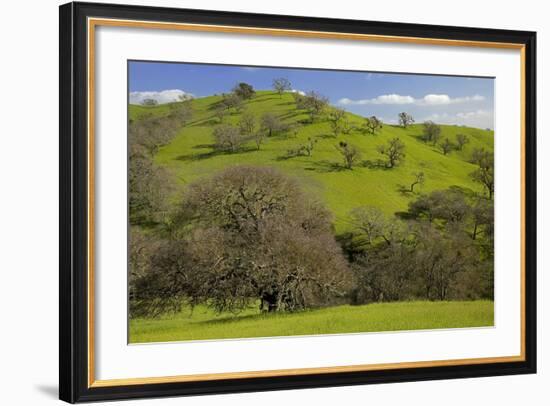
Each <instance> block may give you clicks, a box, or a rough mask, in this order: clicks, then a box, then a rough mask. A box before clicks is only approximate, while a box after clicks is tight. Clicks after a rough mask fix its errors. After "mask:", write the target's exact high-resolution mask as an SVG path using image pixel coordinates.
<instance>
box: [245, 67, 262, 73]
mask: <svg viewBox="0 0 550 406" xmlns="http://www.w3.org/2000/svg"><path fill="white" fill-rule="evenodd" d="M242 69H243V70H245V71H247V72H256V71H257V70H259V69H260V68H254V67H253V66H245V67H243V68H242Z"/></svg>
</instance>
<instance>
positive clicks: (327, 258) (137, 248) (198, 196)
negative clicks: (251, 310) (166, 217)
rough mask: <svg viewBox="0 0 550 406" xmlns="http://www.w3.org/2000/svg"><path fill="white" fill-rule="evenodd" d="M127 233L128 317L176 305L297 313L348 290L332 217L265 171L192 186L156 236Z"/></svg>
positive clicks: (248, 170) (243, 171)
mask: <svg viewBox="0 0 550 406" xmlns="http://www.w3.org/2000/svg"><path fill="white" fill-rule="evenodd" d="M132 233H133V234H132V239H131V246H130V263H131V271H132V272H131V279H130V285H131V287H130V304H131V306H130V312H131V315H132V317H135V316H155V315H159V314H162V313H164V312H167V311H174V310H177V309H179V308H180V306H181V305H183V304H188V305H191V306H194V305H197V304H206V305H208V306H210V307H212V308H213V309H215V310H217V311H220V312H221V311H233V312H238V311H240V310H242V309H243V308H245V307H249V306H251V305H254V304H259V306H260V308H261V309H262V310H265V311H269V312H273V311H296V310H302V309H306V308H311V307H317V306H325V305H329V304H333V303H337V302H341V301H343V300H345V298H346V295H347V294H348V292H349V291H350V289H351V287H352V286H353V273H352V271H351V269H350V268H349V266H348V264H347V261H346V260H345V258H344V256H343V254H342V249H341V248H340V246H339V245H338V244H337V242H336V241H335V239H334V236H333V233H332V218H331V214H330V212H329V211H328V210H327V209H326V208H324V207H323V205H322V204H321V203H319V202H318V201H316V200H314V199H312V198H311V197H310V196H309V195H306V194H305V193H303V191H302V190H301V189H300V187H299V185H298V184H297V183H296V182H295V181H294V180H292V179H290V178H288V177H287V176H285V175H283V174H282V173H280V172H279V171H277V170H275V169H272V168H262V167H246V166H236V167H231V168H228V169H225V170H224V171H222V172H220V173H219V174H217V175H215V176H213V177H212V178H210V179H208V180H206V181H205V180H201V181H199V182H196V183H193V184H191V185H190V186H189V188H188V189H187V191H186V194H185V197H184V199H183V201H182V202H181V204H180V205H179V210H178V211H177V212H176V213H175V214H174V216H173V218H172V220H171V222H170V227H169V231H167V232H165V233H164V237H163V238H158V237H157V238H154V237H152V236H151V234H148V235H147V234H144V233H142V232H139V231H135V233H134V230H132ZM152 240H153V241H152Z"/></svg>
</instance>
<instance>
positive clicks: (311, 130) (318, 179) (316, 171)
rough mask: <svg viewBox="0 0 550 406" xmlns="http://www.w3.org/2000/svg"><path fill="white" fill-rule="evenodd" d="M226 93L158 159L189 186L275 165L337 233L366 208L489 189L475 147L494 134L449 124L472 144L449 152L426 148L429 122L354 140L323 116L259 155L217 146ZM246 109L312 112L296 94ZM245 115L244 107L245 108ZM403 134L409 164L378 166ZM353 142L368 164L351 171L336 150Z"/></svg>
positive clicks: (487, 144) (266, 95)
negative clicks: (420, 175) (322, 207)
mask: <svg viewBox="0 0 550 406" xmlns="http://www.w3.org/2000/svg"><path fill="white" fill-rule="evenodd" d="M220 99H221V96H217V95H214V96H208V97H203V98H197V99H194V100H193V101H192V106H193V117H192V119H191V121H190V122H189V123H188V124H187V125H185V126H184V127H182V128H181V129H180V130H179V132H178V134H177V136H176V137H175V138H174V139H173V140H172V142H171V143H170V144H168V145H165V146H163V147H161V148H160V149H159V151H158V153H157V155H156V157H155V162H156V164H158V165H162V166H165V167H167V168H169V169H171V170H172V171H173V172H174V174H175V176H176V178H177V179H178V182H179V183H180V184H181V185H182V186H183V185H185V184H188V183H189V182H193V181H195V180H197V179H199V178H201V177H204V176H209V175H211V174H212V173H214V172H216V171H218V170H221V169H223V168H225V167H227V166H229V165H235V164H248V165H261V166H274V167H277V168H279V169H280V170H281V171H283V172H284V173H287V174H288V175H291V176H292V177H294V178H295V179H297V180H298V181H299V182H300V183H301V184H302V185H303V187H304V188H305V189H306V190H308V191H310V192H311V193H313V194H315V195H316V196H318V197H319V198H320V199H322V200H323V201H324V202H325V204H326V205H327V206H328V207H329V208H330V209H331V210H332V212H333V213H334V216H335V227H336V232H337V233H338V232H343V231H346V229H347V228H348V220H347V219H348V214H349V212H350V210H352V209H353V208H355V207H358V206H375V207H378V208H380V209H381V210H382V211H384V212H385V213H387V214H388V215H391V214H393V213H395V212H397V211H403V210H406V209H407V206H408V203H409V201H411V200H413V199H415V197H417V196H418V193H427V192H430V191H432V190H436V189H446V188H448V187H450V186H459V187H462V188H466V189H470V190H473V191H477V192H482V191H483V189H482V187H481V186H480V185H479V184H477V183H475V182H474V181H472V179H471V178H470V176H469V174H470V173H471V172H472V171H474V170H475V169H476V166H475V165H473V164H471V163H469V162H468V158H469V157H470V155H471V152H472V150H473V149H474V148H481V147H483V148H485V149H486V150H489V151H492V150H493V138H494V134H493V131H489V130H480V129H476V128H467V127H460V126H449V125H442V126H441V127H442V139H444V138H445V137H449V139H450V140H451V141H453V142H454V141H455V135H456V134H458V133H462V134H465V135H467V136H468V138H469V140H470V142H469V143H468V144H466V146H465V147H464V149H463V150H462V151H456V150H453V151H452V152H451V153H450V154H448V155H443V153H442V152H441V151H440V150H439V148H438V147H437V146H432V145H430V144H426V143H424V142H423V141H422V140H421V139H420V136H421V134H422V125H421V124H416V125H412V126H410V127H408V128H407V129H403V128H401V127H398V126H393V125H384V127H383V128H382V129H381V130H380V131H379V133H377V134H376V135H367V134H363V133H361V132H359V131H357V130H353V131H352V132H351V133H350V134H348V135H344V134H342V135H339V136H338V138H336V137H334V136H333V135H331V131H330V126H329V123H328V121H326V120H323V119H320V120H318V121H316V122H314V123H306V124H303V125H302V126H301V127H300V128H299V131H298V132H297V134H281V135H274V136H272V137H270V138H267V139H266V140H265V142H264V144H262V147H261V149H260V150H259V151H258V150H256V148H255V145H254V143H253V142H252V141H250V143H249V144H245V146H244V148H242V150H241V151H239V152H235V153H219V152H215V151H214V150H213V148H212V144H213V136H212V131H213V129H214V128H215V126H216V125H217V124H218V120H217V119H216V118H215V117H214V110H213V107H214V106H215V104H216V103H217V102H218V101H219V100H220ZM244 109H245V110H247V111H250V112H252V113H253V114H255V115H256V117H258V120H259V117H260V116H261V115H262V114H263V113H265V112H271V113H274V114H276V115H277V116H279V118H280V119H281V120H283V121H284V122H285V123H288V124H292V123H296V122H299V121H303V120H307V118H308V116H307V114H305V112H303V111H300V110H296V105H295V102H294V98H293V97H292V94H290V93H286V94H283V95H282V97H280V96H279V95H277V94H275V93H274V92H272V91H259V92H257V94H256V96H255V97H254V98H252V99H251V100H248V101H246V102H245V103H244ZM169 111H170V106H169V105H166V104H164V105H158V106H151V107H146V106H138V105H130V106H129V118H130V119H132V120H136V119H139V118H140V117H143V116H144V115H151V114H152V115H155V116H163V115H166V114H168V113H169ZM243 111H244V110H243ZM346 114H347V115H348V118H349V120H350V122H351V123H352V124H355V125H360V124H361V123H362V121H363V118H362V117H360V116H358V115H355V114H352V113H346ZM241 115H242V112H240V113H238V112H235V111H233V110H232V114H230V115H229V116H228V117H226V119H225V122H226V123H230V124H236V123H237V122H238V121H239V119H240V117H241ZM394 137H399V138H400V139H401V141H402V142H403V143H404V144H405V146H406V149H405V154H406V158H405V161H404V162H403V163H402V164H400V165H399V166H397V167H395V168H392V169H387V168H385V167H383V166H381V165H377V164H376V163H377V162H378V160H380V159H382V158H383V157H382V155H380V153H379V152H378V151H377V146H378V145H380V144H384V143H387V142H388V140H390V139H391V138H394ZM308 138H313V139H316V140H317V143H316V144H315V147H314V150H313V154H312V156H310V157H306V156H298V157H290V158H289V157H288V155H287V151H288V150H289V149H292V148H296V147H297V146H298V145H300V144H304V143H305V142H307V140H308ZM343 140H345V141H347V142H348V143H350V144H352V145H354V146H356V147H357V148H359V149H360V151H361V153H362V163H361V164H359V165H357V166H356V167H354V168H353V170H348V169H344V167H343V165H342V157H341V155H340V153H339V152H338V151H337V149H336V145H337V144H338V142H339V141H343ZM420 171H422V172H424V174H425V179H426V180H425V184H424V185H422V186H421V187H418V188H417V189H415V194H411V193H407V192H403V190H402V189H403V187H405V188H408V187H409V185H410V183H411V182H412V181H413V180H414V175H413V174H414V173H415V172H420Z"/></svg>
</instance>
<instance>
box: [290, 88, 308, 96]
mask: <svg viewBox="0 0 550 406" xmlns="http://www.w3.org/2000/svg"><path fill="white" fill-rule="evenodd" d="M289 92H290V93H298V94H301V95H302V96H305V95H306V92H304V91H303V90H298V89H290V90H289Z"/></svg>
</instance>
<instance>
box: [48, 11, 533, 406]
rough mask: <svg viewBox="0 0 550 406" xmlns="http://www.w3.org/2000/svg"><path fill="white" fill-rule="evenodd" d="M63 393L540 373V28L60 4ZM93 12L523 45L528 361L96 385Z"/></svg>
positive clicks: (127, 393) (167, 392) (88, 395)
mask: <svg viewBox="0 0 550 406" xmlns="http://www.w3.org/2000/svg"><path fill="white" fill-rule="evenodd" d="M59 12H60V33H59V49H60V76H59V80H60V88H59V92H60V105H59V123H60V142H59V148H60V160H59V181H60V195H59V199H60V205H59V218H60V222H59V228H60V251H59V263H60V267H59V272H60V274H59V275H60V276H59V317H60V327H59V336H60V341H59V354H60V357H59V367H60V374H59V397H60V399H62V400H64V401H67V402H71V403H74V402H84V401H99V400H114V399H128V398H146V397H160V396H181V395H198V394H219V393H236V392H249V391H267V390H280V389H299V388H313V387H327V386H343V385H360V384H372V383H389V382H404V381H424V380H432V379H450V378H467V377H482V376H497V375H512V374H528V373H535V372H536V355H537V353H536V141H535V137H536V33H534V32H527V31H510V30H496V29H481V28H464V27H445V26H436V25H419V24H402V23H389V22H373V21H357V20H342V19H327V18H310V17H296V16H283V15H263V14H249V13H234V12H219V11H206V10H190V9H173V8H159V7H143V6H125V5H112V4H93V3H68V4H65V5H62V6H60V9H59ZM89 17H101V18H116V19H130V20H140V21H161V22H174V23H194V24H210V25H225V26H241V27H260V28H269V29H292V30H302V31H322V32H329V33H330V32H335V33H337V32H340V33H352V34H370V35H382V36H384V35H387V36H397V37H400V36H403V37H414V38H426V39H447V40H458V41H483V42H488V43H491V42H494V43H513V44H520V45H522V46H524V52H525V67H524V69H525V72H524V73H525V84H524V91H525V93H524V94H525V106H524V131H525V137H524V148H525V167H524V171H525V177H524V181H525V185H524V191H525V196H523V199H524V218H523V222H524V228H525V241H524V244H525V252H524V264H523V266H524V269H525V281H524V288H525V291H524V296H525V300H524V307H525V318H524V336H525V342H524V348H525V357H524V360H521V361H517V362H499V363H481V364H480V363H477V364H471V365H450V366H430V367H415V368H399V369H391V370H372V371H360V372H335V373H312V374H304V375H287V376H274V377H254V378H238V379H217V380H209V381H195V382H193V381H191V382H171V383H148V384H133V385H119V386H101V387H93V386H90V385H89V379H88V367H89V365H88V362H89V354H88V350H87V348H88V339H89V337H88V333H89V331H88V321H89V320H88V312H87V306H88V299H89V298H88V293H89V286H88V279H87V277H86V272H87V266H88V252H87V250H88V244H87V238H88V237H87V236H88V218H87V210H88V204H89V196H88V189H87V182H88V177H87V167H88V162H87V159H88V158H87V157H88V153H87V145H88V144H87V125H88V121H87V120H88V110H87V100H88V94H87V73H88V72H87V58H88V56H87V53H86V49H87V35H88V32H87V23H86V22H87V19H88V18H89Z"/></svg>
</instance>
